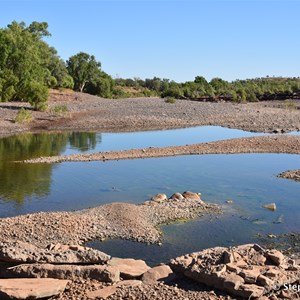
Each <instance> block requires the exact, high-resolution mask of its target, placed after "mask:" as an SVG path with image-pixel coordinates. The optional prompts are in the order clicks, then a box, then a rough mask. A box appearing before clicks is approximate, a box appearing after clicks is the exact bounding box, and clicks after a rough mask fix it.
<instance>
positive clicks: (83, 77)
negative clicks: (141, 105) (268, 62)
mask: <svg viewBox="0 0 300 300" xmlns="http://www.w3.org/2000/svg"><path fill="white" fill-rule="evenodd" d="M48 36H50V33H49V31H48V24H47V23H46V22H41V23H40V22H32V23H31V24H30V25H29V26H26V24H25V23H24V22H21V23H17V22H15V21H14V22H12V23H11V24H9V25H8V26H7V27H6V28H2V29H0V102H1V101H2V102H5V101H24V102H29V103H30V104H31V105H32V106H33V108H34V109H36V110H41V111H43V110H46V109H47V99H48V89H49V88H72V89H74V90H75V91H80V92H86V93H90V94H93V95H98V96H100V97H104V98H127V97H150V96H159V97H163V98H166V102H170V103H174V102H175V99H191V100H199V101H219V100H225V101H235V102H244V101H250V102H253V101H259V100H273V99H280V100H282V99H296V98H297V99H298V98H300V78H299V77H297V78H281V77H280V78H279V77H276V78H275V77H272V78H269V77H266V78H256V79H246V80H235V81H233V82H228V81H225V80H223V79H221V78H213V79H212V80H211V81H209V82H208V81H207V80H206V79H205V78H204V77H202V76H197V77H196V78H195V79H194V81H187V82H184V83H177V82H175V81H171V80H169V79H161V78H158V77H154V78H152V79H145V80H143V79H140V78H134V79H131V78H127V79H123V78H116V79H113V78H112V77H111V76H110V75H108V74H106V73H105V72H104V71H103V70H102V69H101V63H100V62H99V61H97V60H96V58H95V56H94V55H90V54H87V53H84V52H79V53H77V54H75V55H73V56H71V57H70V58H69V59H68V60H67V61H66V62H65V61H63V60H62V59H61V58H60V57H59V56H58V54H57V51H56V50H55V49H54V48H53V47H51V46H49V45H48V44H47V43H46V42H45V40H44V39H45V38H47V37H48ZM170 99H171V100H170ZM291 106H292V104H291Z"/></svg>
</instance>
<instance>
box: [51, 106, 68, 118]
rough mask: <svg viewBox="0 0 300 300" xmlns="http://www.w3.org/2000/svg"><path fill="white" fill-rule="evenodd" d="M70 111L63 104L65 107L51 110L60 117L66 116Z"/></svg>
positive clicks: (56, 107) (55, 107)
mask: <svg viewBox="0 0 300 300" xmlns="http://www.w3.org/2000/svg"><path fill="white" fill-rule="evenodd" d="M68 111H69V110H68V107H67V105H65V104H63V105H56V106H54V107H53V108H52V109H51V112H52V113H54V114H56V115H59V116H62V115H65V114H66V113H67V112H68Z"/></svg>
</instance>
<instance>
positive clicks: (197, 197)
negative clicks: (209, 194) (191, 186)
mask: <svg viewBox="0 0 300 300" xmlns="http://www.w3.org/2000/svg"><path fill="white" fill-rule="evenodd" d="M200 195H201V194H197V193H194V192H190V191H187V192H184V193H183V194H182V196H183V197H184V198H185V199H187V200H198V201H202V200H201V199H200Z"/></svg>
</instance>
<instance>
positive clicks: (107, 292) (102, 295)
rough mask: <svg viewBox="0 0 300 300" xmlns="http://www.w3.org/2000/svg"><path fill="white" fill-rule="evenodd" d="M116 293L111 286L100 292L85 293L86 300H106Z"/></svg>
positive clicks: (114, 288) (115, 289)
mask: <svg viewBox="0 0 300 300" xmlns="http://www.w3.org/2000/svg"><path fill="white" fill-rule="evenodd" d="M116 291H117V288H116V287H115V286H114V285H112V286H106V287H104V288H102V289H100V290H96V291H92V292H88V293H87V298H88V299H91V300H92V299H99V298H101V299H106V298H108V297H109V296H111V295H113V294H114V293H115V292H116Z"/></svg>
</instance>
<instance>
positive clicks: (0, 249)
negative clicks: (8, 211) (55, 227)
mask: <svg viewBox="0 0 300 300" xmlns="http://www.w3.org/2000/svg"><path fill="white" fill-rule="evenodd" d="M109 259H110V256H109V255H107V254H105V253H103V252H101V251H99V250H96V249H92V248H88V247H83V246H79V245H62V244H56V245H49V246H48V247H47V248H39V247H36V246H34V245H32V244H29V243H26V242H21V241H11V242H6V243H0V261H4V262H14V263H51V264H104V263H106V262H107V261H108V260H109Z"/></svg>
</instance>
